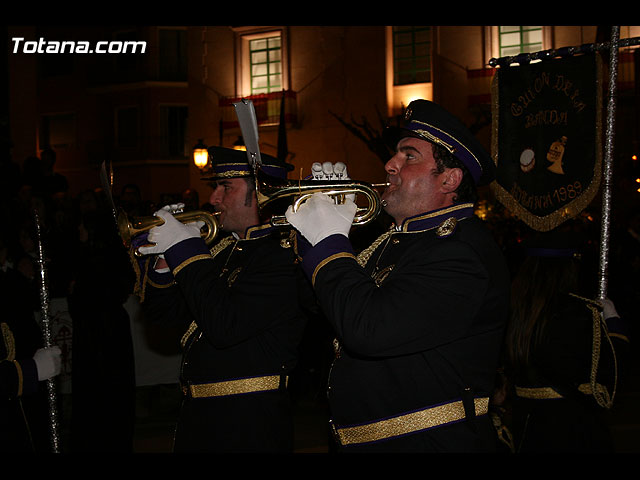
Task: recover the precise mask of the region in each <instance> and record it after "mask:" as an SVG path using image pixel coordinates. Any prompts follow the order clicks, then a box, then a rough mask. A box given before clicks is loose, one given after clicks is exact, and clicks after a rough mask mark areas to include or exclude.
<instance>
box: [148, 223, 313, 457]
mask: <svg viewBox="0 0 640 480" xmlns="http://www.w3.org/2000/svg"><path fill="white" fill-rule="evenodd" d="M165 258H166V260H167V263H168V264H169V266H170V267H171V270H172V272H173V277H174V279H171V278H167V277H170V276H171V274H157V273H153V272H151V273H149V276H148V277H147V278H146V280H145V292H144V303H143V306H144V308H145V314H146V315H147V318H148V319H150V320H151V321H154V320H165V321H171V320H173V321H178V322H180V321H181V322H184V328H185V332H186V333H185V335H184V337H183V339H182V343H183V345H184V356H183V361H182V367H181V375H180V376H181V383H182V386H183V390H184V391H185V399H184V402H183V407H182V409H181V413H180V418H179V421H178V426H177V432H176V438H175V447H174V448H175V451H214V452H227V451H231V452H242V451H254V452H257V451H290V450H291V449H292V440H293V432H292V428H293V424H292V418H291V410H290V399H289V395H288V392H287V390H286V382H287V376H288V375H289V374H290V373H291V371H292V369H293V368H294V366H295V364H296V360H297V354H298V351H297V349H298V344H299V342H300V339H301V336H302V332H303V329H304V317H303V316H302V315H301V312H300V309H299V305H298V298H297V289H298V285H297V277H296V269H297V268H298V266H297V265H296V264H295V263H294V261H295V256H294V254H293V251H292V248H291V247H290V245H289V242H288V240H287V239H281V238H280V237H279V236H278V235H275V234H274V233H273V228H272V227H270V226H262V227H255V228H251V229H249V230H248V232H247V234H246V236H245V238H244V239H238V238H235V237H234V236H228V237H225V238H223V239H221V240H220V242H219V243H218V244H217V245H216V246H214V247H213V248H212V249H211V251H209V249H208V248H207V247H206V245H205V244H204V242H203V241H202V240H201V239H199V238H198V239H189V240H185V241H183V242H181V243H179V244H178V245H176V246H174V247H172V248H170V249H169V250H167V252H166V253H165ZM163 277H164V278H163ZM167 280H170V281H167ZM253 377H259V378H262V377H268V378H269V379H270V381H273V380H274V379H275V382H276V383H275V386H273V385H271V386H270V387H269V389H268V391H260V392H252V393H241V392H239V391H238V389H242V388H244V387H246V385H247V384H248V385H255V383H252V382H254V381H253V380H251V381H247V380H246V379H248V378H253ZM235 380H243V382H241V385H242V386H238V385H237V383H225V384H222V385H227V386H228V388H229V389H230V390H229V391H228V392H227V391H226V390H225V391H224V392H223V394H222V395H221V394H220V392H219V391H218V390H216V394H215V395H216V396H209V395H210V394H211V391H210V390H209V385H210V384H212V383H217V382H230V381H231V382H232V381H235ZM255 381H256V382H258V383H260V381H261V380H255ZM215 388H223V389H224V388H227V387H224V386H222V387H221V386H220V385H218V387H215ZM194 389H196V390H194ZM249 389H250V390H252V389H253V387H249ZM194 392H196V393H195V394H194ZM194 397H195V398H194Z"/></svg>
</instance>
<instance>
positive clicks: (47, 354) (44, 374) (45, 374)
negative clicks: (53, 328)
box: [33, 346, 62, 382]
mask: <svg viewBox="0 0 640 480" xmlns="http://www.w3.org/2000/svg"><path fill="white" fill-rule="evenodd" d="M33 360H34V362H36V369H37V370H38V381H39V382H41V381H42V380H48V379H50V378H51V377H55V376H56V375H58V374H59V373H60V371H61V370H62V352H61V351H60V347H58V346H53V347H49V348H41V349H39V350H37V351H36V353H35V354H34V355H33Z"/></svg>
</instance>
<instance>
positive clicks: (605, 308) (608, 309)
mask: <svg viewBox="0 0 640 480" xmlns="http://www.w3.org/2000/svg"><path fill="white" fill-rule="evenodd" d="M602 316H603V317H604V319H605V320H606V319H608V318H612V317H619V316H620V315H618V312H617V311H616V306H615V305H614V304H613V302H612V301H611V300H609V299H608V298H605V299H604V300H602Z"/></svg>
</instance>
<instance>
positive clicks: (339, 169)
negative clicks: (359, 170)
mask: <svg viewBox="0 0 640 480" xmlns="http://www.w3.org/2000/svg"><path fill="white" fill-rule="evenodd" d="M311 176H312V177H313V179H314V180H350V178H349V174H348V173H347V166H346V165H345V164H344V163H342V162H336V163H335V164H333V163H331V162H324V163H322V164H321V163H319V162H315V163H314V164H313V165H311Z"/></svg>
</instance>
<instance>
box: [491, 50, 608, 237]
mask: <svg viewBox="0 0 640 480" xmlns="http://www.w3.org/2000/svg"><path fill="white" fill-rule="evenodd" d="M601 65H602V63H601V59H600V56H599V55H598V54H588V55H576V56H572V57H567V58H562V59H553V60H546V61H543V62H539V63H532V64H529V65H522V66H513V67H502V68H500V69H498V70H497V73H496V75H495V77H494V80H493V84H492V92H491V95H492V103H493V137H492V156H493V159H494V161H495V162H496V167H497V172H496V179H495V181H494V182H493V183H492V184H491V187H492V190H493V192H494V194H495V195H496V198H497V199H498V200H499V201H500V202H501V203H502V204H504V205H505V206H506V207H507V208H508V209H509V210H510V211H511V212H512V213H513V214H515V215H516V216H518V217H519V218H520V219H521V220H522V221H524V222H525V223H526V224H527V225H529V226H530V227H531V228H533V229H535V230H538V231H548V230H551V229H553V228H555V227H556V226H558V225H559V224H561V223H562V222H564V221H566V220H568V219H570V218H573V217H575V216H576V215H578V214H579V213H580V212H581V211H582V210H584V208H585V207H586V206H587V205H588V204H589V203H590V202H591V200H592V199H593V197H594V195H595V194H596V193H597V191H598V188H599V186H600V177H601V170H602V84H601V77H602V66H601Z"/></svg>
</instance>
